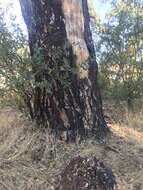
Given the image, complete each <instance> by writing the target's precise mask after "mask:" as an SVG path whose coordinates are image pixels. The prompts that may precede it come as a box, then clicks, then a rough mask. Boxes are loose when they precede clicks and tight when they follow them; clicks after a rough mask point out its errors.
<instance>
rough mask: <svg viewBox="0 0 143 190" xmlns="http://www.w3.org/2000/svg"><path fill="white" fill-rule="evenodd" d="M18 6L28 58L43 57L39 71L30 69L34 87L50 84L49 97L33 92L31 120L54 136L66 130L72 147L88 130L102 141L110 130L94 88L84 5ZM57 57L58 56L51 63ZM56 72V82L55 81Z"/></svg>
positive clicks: (49, 0) (30, 0)
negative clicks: (25, 33) (21, 14)
mask: <svg viewBox="0 0 143 190" xmlns="http://www.w3.org/2000/svg"><path fill="white" fill-rule="evenodd" d="M20 4H21V9H22V13H23V17H24V19H25V23H26V25H27V28H28V35H29V46H30V51H31V56H32V57H33V58H34V57H35V55H37V50H38V52H40V55H42V63H41V68H40V69H39V67H37V65H36V63H35V64H33V73H34V74H35V81H36V82H38V83H42V82H43V81H45V80H46V81H48V82H50V83H51V92H50V93H48V92H47V87H46V86H44V87H39V86H37V87H36V88H35V93H34V106H33V113H34V114H33V115H34V116H33V117H34V119H35V120H36V121H37V123H38V124H39V125H40V124H41V125H49V126H50V127H51V128H52V130H53V131H54V132H56V134H57V135H58V131H59V130H67V134H68V135H67V140H70V141H75V138H76V136H77V135H80V137H84V136H85V131H86V129H88V130H90V131H92V132H93V133H94V134H97V136H98V137H100V138H101V137H103V136H105V135H106V133H107V130H108V128H107V125H106V122H105V120H104V116H103V112H102V102H101V96H100V91H99V88H98V83H97V73H98V67H97V63H96V60H95V51H94V45H93V41H92V34H91V30H90V16H89V11H88V5H87V0H37V1H35V0H20ZM59 51H60V52H62V53H60V54H59V55H58V58H57V57H56V58H55V54H56V53H57V52H59ZM38 55H39V54H38ZM65 60H66V61H65ZM83 62H84V66H85V65H86V68H85V69H83V67H82V66H81V63H83ZM57 63H58V66H57ZM85 63H86V64H85ZM43 65H44V67H43ZM67 65H68V68H67ZM65 66H66V67H65ZM55 67H57V68H58V69H57V75H58V77H55V76H54V74H55V72H56V68H55ZM62 67H63V68H65V69H61V68H62ZM69 67H70V68H71V70H69ZM75 69H76V72H73V70H75ZM51 70H52V73H53V74H52V75H51V74H49V73H50V71H51ZM61 76H62V77H65V78H66V80H67V81H69V83H68V85H66V86H65V85H64V84H63V82H62V80H61V78H60V77H61Z"/></svg>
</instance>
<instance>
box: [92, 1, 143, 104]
mask: <svg viewBox="0 0 143 190" xmlns="http://www.w3.org/2000/svg"><path fill="white" fill-rule="evenodd" d="M142 6H143V5H142V2H141V1H131V0H128V1H118V0H117V1H113V2H112V8H111V10H110V12H109V13H108V17H107V19H106V22H105V23H104V24H100V25H99V27H98V28H97V29H96V34H98V35H99V38H98V39H99V40H98V42H97V46H96V47H97V56H98V58H99V65H100V71H101V72H100V77H101V81H102V83H103V86H105V88H106V87H107V86H108V89H110V90H109V91H110V92H111V93H110V94H112V97H114V98H115V99H116V100H117V99H120V100H126V101H127V103H128V105H129V107H130V105H131V104H132V102H133V100H134V99H136V98H140V97H142V86H143V80H142V78H143V38H142V35H143V14H142ZM97 26H98V25H97ZM107 81H108V82H107ZM105 84H106V85H105ZM111 86H112V89H111V88H110V87H111ZM106 91H107V88H106Z"/></svg>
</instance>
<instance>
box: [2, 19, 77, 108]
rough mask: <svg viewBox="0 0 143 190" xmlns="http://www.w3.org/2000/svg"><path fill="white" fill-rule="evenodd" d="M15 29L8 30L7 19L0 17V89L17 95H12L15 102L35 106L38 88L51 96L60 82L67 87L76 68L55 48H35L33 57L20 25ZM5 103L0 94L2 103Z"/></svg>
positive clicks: (63, 52) (62, 52)
mask: <svg viewBox="0 0 143 190" xmlns="http://www.w3.org/2000/svg"><path fill="white" fill-rule="evenodd" d="M13 26H14V29H12V28H10V29H9V28H8V27H7V26H6V23H5V22H4V16H3V15H1V16H0V81H1V84H0V90H1V91H3V92H4V94H9V93H10V94H13V93H14V94H15V95H14V96H11V95H10V96H11V97H14V98H15V102H17V101H18V102H19V103H21V102H22V100H24V101H25V102H27V101H31V105H32V101H33V94H34V91H35V89H36V88H37V87H38V88H40V89H41V90H42V91H43V90H44V91H45V92H46V94H48V95H52V93H53V90H54V88H55V87H56V83H57V82H59V83H60V85H62V87H63V88H67V87H68V86H69V85H70V83H71V74H74V73H75V72H76V68H74V67H71V65H70V64H69V60H68V57H67V56H66V54H65V51H64V49H61V48H59V47H54V46H52V47H51V48H49V49H46V48H36V49H35V50H34V55H33V57H32V58H31V57H30V53H29V49H28V42H27V39H26V38H25V36H24V35H23V32H22V31H21V29H20V28H19V27H18V26H17V25H13ZM13 30H14V33H13V32H12V31H13ZM3 100H4V95H2V94H1V99H0V101H3ZM5 101H6V100H5ZM18 102H17V104H19V103H18Z"/></svg>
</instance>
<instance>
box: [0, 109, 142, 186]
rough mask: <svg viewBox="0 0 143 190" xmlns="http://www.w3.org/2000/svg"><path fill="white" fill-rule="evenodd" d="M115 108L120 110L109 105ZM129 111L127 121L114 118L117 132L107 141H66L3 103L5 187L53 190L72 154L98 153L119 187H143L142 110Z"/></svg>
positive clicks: (0, 132) (1, 171)
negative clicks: (104, 143) (34, 125)
mask: <svg viewBox="0 0 143 190" xmlns="http://www.w3.org/2000/svg"><path fill="white" fill-rule="evenodd" d="M113 109H114V107H113ZM107 111H108V113H109V110H107ZM116 111H117V110H116ZM113 113H114V114H117V113H116V112H115V111H114V110H113V111H110V114H113ZM122 114H123V112H122ZM114 117H115V116H114ZM114 117H113V118H114ZM125 117H126V120H125V122H124V123H121V122H120V123H116V122H115V121H112V122H111V123H112V124H111V125H110V128H111V131H112V134H111V136H110V138H109V140H108V142H107V144H106V145H100V144H98V143H97V142H96V141H95V140H94V139H91V140H88V141H86V142H83V143H82V144H80V145H79V144H75V145H73V144H69V145H65V144H64V143H62V142H60V143H55V142H54V141H53V139H50V138H49V137H48V131H46V130H44V129H43V130H38V129H35V128H34V127H32V125H31V123H29V122H27V121H26V120H24V119H23V118H21V116H20V113H19V112H18V111H15V110H13V109H12V108H8V107H7V108H5V109H3V110H2V111H1V112H0V121H1V122H0V190H52V189H54V186H55V184H56V182H57V181H56V177H57V175H58V173H59V172H60V171H61V169H62V168H63V167H64V166H65V164H66V163H67V162H68V160H69V158H71V157H72V156H75V155H78V154H81V155H95V156H96V157H98V158H99V159H101V160H103V161H104V162H105V163H106V164H107V165H108V166H110V167H111V168H112V169H113V171H114V173H115V175H116V178H117V182H118V187H117V189H118V190H143V130H142V129H143V128H142V127H143V125H142V123H143V120H142V119H141V117H140V115H139V114H138V115H134V117H133V116H130V115H129V114H128V116H127V114H125Z"/></svg>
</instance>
